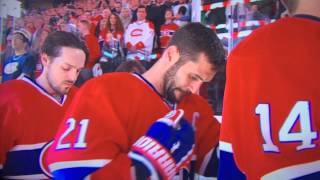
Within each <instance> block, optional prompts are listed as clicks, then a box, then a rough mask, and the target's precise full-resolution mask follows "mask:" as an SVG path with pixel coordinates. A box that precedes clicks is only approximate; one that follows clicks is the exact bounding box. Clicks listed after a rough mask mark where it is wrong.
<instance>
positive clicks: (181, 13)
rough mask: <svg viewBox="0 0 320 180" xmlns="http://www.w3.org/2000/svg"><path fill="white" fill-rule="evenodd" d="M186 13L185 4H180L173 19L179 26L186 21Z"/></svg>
mask: <svg viewBox="0 0 320 180" xmlns="http://www.w3.org/2000/svg"><path fill="white" fill-rule="evenodd" d="M186 13H187V8H186V7H185V6H180V8H179V10H178V13H177V15H176V17H175V20H174V22H175V23H176V24H177V25H179V26H180V27H181V26H184V25H186V24H187V23H188V17H187V16H186Z"/></svg>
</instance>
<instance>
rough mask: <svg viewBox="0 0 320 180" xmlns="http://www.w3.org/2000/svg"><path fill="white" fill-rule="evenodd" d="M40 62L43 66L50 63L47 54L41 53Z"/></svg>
mask: <svg viewBox="0 0 320 180" xmlns="http://www.w3.org/2000/svg"><path fill="white" fill-rule="evenodd" d="M41 63H42V65H43V66H44V67H47V66H48V64H49V63H50V59H49V57H48V55H47V54H45V53H41Z"/></svg>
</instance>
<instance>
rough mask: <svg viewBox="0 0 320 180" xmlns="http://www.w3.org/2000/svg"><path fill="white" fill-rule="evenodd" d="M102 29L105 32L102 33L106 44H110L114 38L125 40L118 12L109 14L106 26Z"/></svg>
mask: <svg viewBox="0 0 320 180" xmlns="http://www.w3.org/2000/svg"><path fill="white" fill-rule="evenodd" d="M102 31H103V32H102V33H101V34H100V35H102V37H103V39H104V40H105V43H106V44H109V43H110V41H111V40H112V39H116V40H119V41H121V42H123V34H124V28H123V25H122V22H121V19H120V18H119V16H118V15H117V14H115V13H112V14H111V15H110V16H109V18H108V20H107V22H106V24H105V28H104V29H103V30H102ZM121 44H123V43H121Z"/></svg>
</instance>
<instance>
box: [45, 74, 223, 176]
mask: <svg viewBox="0 0 320 180" xmlns="http://www.w3.org/2000/svg"><path fill="white" fill-rule="evenodd" d="M177 108H182V109H184V111H185V118H187V119H188V120H189V122H190V123H191V124H192V125H193V126H194V128H195V130H196V147H195V159H196V160H197V164H196V167H197V169H198V170H199V169H201V167H200V166H201V165H205V164H206V161H204V158H205V156H206V154H208V153H209V152H210V151H211V150H212V149H213V148H214V147H215V145H216V144H217V140H218V135H219V128H220V125H219V123H218V122H217V121H216V120H215V119H214V117H213V112H212V110H211V108H210V106H209V105H208V103H207V102H206V101H205V100H204V99H203V98H201V97H200V96H198V95H190V96H188V97H186V98H185V99H184V100H183V101H182V102H181V103H180V104H178V106H177ZM170 110H171V107H170V106H169V105H168V104H167V103H166V102H165V101H164V99H163V98H162V97H161V96H160V94H159V93H158V92H157V91H156V90H155V89H154V87H153V86H152V85H151V84H150V83H149V82H147V81H146V80H145V79H143V77H142V76H140V75H137V74H129V73H112V74H106V75H103V76H100V77H98V78H96V79H93V80H91V81H89V82H88V83H86V84H85V85H84V87H83V88H81V90H80V91H79V92H78V96H77V97H76V98H75V99H74V101H73V102H72V104H71V106H70V108H69V110H68V112H67V113H66V117H65V118H64V122H63V123H62V124H61V126H60V128H59V130H58V134H57V136H56V138H55V141H54V143H53V145H52V146H51V147H50V150H49V153H48V158H47V160H48V163H49V169H50V170H51V171H57V170H60V169H70V171H72V175H74V177H76V175H77V173H86V172H87V171H90V169H94V170H97V169H99V170H97V171H96V172H94V173H93V174H92V176H91V178H92V179H125V180H127V179H130V166H131V160H130V159H129V157H128V155H127V154H128V153H129V152H130V150H131V146H132V144H133V143H134V142H135V141H136V140H137V139H138V138H140V137H141V136H143V135H144V134H145V133H146V132H147V130H148V128H149V127H150V126H151V124H153V123H154V122H155V121H156V120H157V119H158V118H161V117H163V116H164V115H165V114H166V113H168V112H169V111H170ZM88 174H89V173H88Z"/></svg>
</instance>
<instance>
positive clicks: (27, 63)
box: [2, 29, 36, 82]
mask: <svg viewBox="0 0 320 180" xmlns="http://www.w3.org/2000/svg"><path fill="white" fill-rule="evenodd" d="M30 39H31V35H30V33H29V32H28V31H27V30H25V29H20V30H16V31H14V32H13V38H12V41H11V42H12V48H13V49H14V55H12V56H10V57H8V58H7V59H5V60H4V63H3V66H2V67H3V69H2V82H5V81H8V80H13V79H17V78H19V77H22V76H24V75H26V76H29V77H33V72H34V70H35V68H36V62H35V60H34V58H33V56H32V55H31V53H30V52H28V46H29V43H30Z"/></svg>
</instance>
